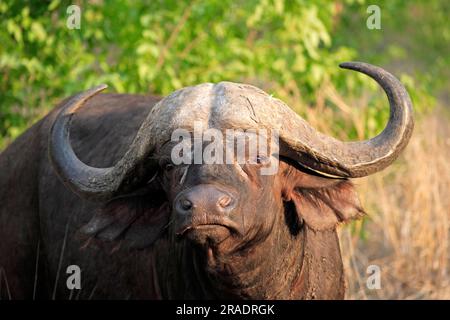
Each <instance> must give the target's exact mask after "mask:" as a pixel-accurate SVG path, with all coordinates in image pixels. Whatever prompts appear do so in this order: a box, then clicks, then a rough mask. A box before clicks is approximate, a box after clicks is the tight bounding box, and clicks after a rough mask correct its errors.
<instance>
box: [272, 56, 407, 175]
mask: <svg viewBox="0 0 450 320" xmlns="http://www.w3.org/2000/svg"><path fill="white" fill-rule="evenodd" d="M339 66H340V67H341V68H345V69H351V70H355V71H358V72H362V73H364V74H366V75H368V76H369V77H371V78H373V79H374V80H375V81H377V82H378V84H379V85H380V86H381V87H382V88H383V90H384V91H385V92H386V95H387V97H388V99H389V105H390V116H389V121H388V123H387V125H386V128H385V129H384V130H383V131H382V132H381V133H380V134H379V135H378V136H376V137H374V138H372V139H369V140H365V141H359V142H342V141H339V140H336V139H334V138H332V137H329V136H326V135H324V134H322V133H320V132H317V131H316V130H315V129H313V128H312V127H310V126H309V125H308V124H307V123H306V122H305V121H303V119H301V118H300V117H295V118H290V119H285V120H286V123H285V126H284V127H283V129H282V130H280V140H281V142H282V143H284V144H285V145H286V148H287V149H288V150H286V153H287V155H288V156H289V157H291V158H293V159H294V160H296V161H298V162H300V163H301V164H303V165H305V166H306V167H308V168H310V169H313V170H315V171H319V172H321V173H325V174H329V175H332V176H336V177H350V178H356V177H364V176H367V175H370V174H372V173H375V172H377V171H380V170H382V169H384V168H386V167H387V166H389V165H390V164H391V163H392V162H393V161H394V160H395V159H396V158H397V157H398V155H399V154H400V152H401V151H402V150H403V149H404V148H405V146H406V145H407V143H408V141H409V138H410V137H411V134H412V130H413V127H414V120H413V114H412V113H413V112H412V104H411V100H410V98H409V95H408V93H407V91H406V89H405V88H404V87H403V85H402V84H401V83H400V81H399V80H398V79H397V78H395V77H394V76H393V75H392V74H390V73H389V72H387V71H385V70H383V69H382V68H379V67H376V66H373V65H370V64H367V63H362V62H345V63H342V64H340V65H339Z"/></svg>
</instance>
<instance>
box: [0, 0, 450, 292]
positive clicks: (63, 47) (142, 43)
mask: <svg viewBox="0 0 450 320" xmlns="http://www.w3.org/2000/svg"><path fill="white" fill-rule="evenodd" d="M75 3H76V4H77V5H79V6H80V8H81V28H80V29H70V28H68V27H67V24H66V23H67V19H68V18H69V16H70V14H68V13H67V8H68V6H70V5H71V4H72V2H71V1H67V0H52V1H37V0H27V1H13V0H3V1H1V2H0V79H1V81H0V150H2V149H3V148H4V147H6V146H7V144H8V143H10V142H11V141H12V140H13V139H14V138H15V137H17V136H18V135H19V134H20V133H21V132H23V131H24V130H25V129H26V128H27V127H29V126H30V125H31V124H32V123H33V122H35V121H37V120H38V119H40V118H41V117H42V116H43V115H45V114H46V113H47V112H48V111H49V110H50V109H51V108H52V107H54V106H55V104H56V103H57V102H58V101H60V100H61V99H62V98H65V97H67V96H69V95H72V94H74V93H75V92H78V91H81V90H84V89H87V88H90V87H93V86H95V85H98V84H100V83H107V84H108V85H109V86H110V89H109V90H110V91H112V92H121V93H123V92H127V93H156V94H160V95H166V94H168V93H170V92H172V91H173V90H175V89H179V88H181V87H184V86H188V85H192V84H197V83H201V82H218V81H221V80H230V81H234V82H245V83H251V84H254V85H256V86H258V87H261V88H263V89H264V90H266V91H267V92H269V93H271V94H273V95H275V96H277V97H279V98H281V99H282V100H284V101H285V102H286V103H288V104H289V105H290V106H291V107H292V108H293V109H294V110H296V111H297V112H298V113H299V114H301V115H302V116H303V117H304V118H306V119H307V120H308V121H309V122H310V123H311V124H312V125H313V126H315V127H317V128H318V129H319V130H321V131H323V132H326V133H330V134H333V135H335V136H337V137H339V138H341V139H364V138H367V137H368V136H373V135H374V134H376V133H378V132H379V131H381V129H382V127H383V126H384V125H385V123H386V120H387V117H388V112H387V103H386V100H385V96H384V95H383V94H382V93H381V90H380V89H379V88H378V87H377V85H376V84H375V83H374V82H373V81H372V80H370V79H368V78H367V77H365V76H362V75H358V74H356V73H354V72H351V71H347V70H346V71H342V70H340V69H339V68H338V64H339V63H340V62H343V61H349V60H360V61H366V62H370V63H373V64H378V65H381V66H384V67H386V69H388V70H391V71H393V72H394V73H395V74H396V75H397V76H398V77H399V78H400V79H401V80H402V82H403V83H404V84H405V85H406V87H407V89H408V91H409V92H410V94H411V97H412V99H413V103H414V106H415V110H416V115H417V118H418V119H419V124H418V128H419V129H418V130H416V133H415V135H414V137H413V141H412V142H411V147H409V149H408V151H407V152H406V156H404V157H403V158H402V159H401V160H400V161H397V162H396V164H395V165H394V166H393V167H392V168H391V169H389V170H387V171H385V173H383V174H379V175H376V176H375V177H373V178H369V180H367V179H362V180H361V181H358V183H359V184H360V187H359V188H360V192H361V194H362V200H363V202H364V205H365V206H366V209H367V211H368V212H369V216H370V217H371V218H370V219H366V220H363V221H362V222H358V223H355V224H353V225H351V228H345V229H343V235H344V239H346V241H345V242H344V244H343V246H344V249H343V252H346V253H354V254H353V255H346V256H345V257H344V258H345V261H346V264H347V267H348V268H347V269H349V270H350V276H349V287H350V293H349V297H351V298H365V297H381V298H407V297H449V294H450V293H449V292H448V291H442V290H441V288H443V287H442V286H444V287H445V285H447V286H448V284H449V283H450V275H449V274H447V272H448V262H449V248H450V244H449V243H450V241H449V230H450V229H449V224H448V206H449V203H448V199H447V193H448V189H449V182H450V178H449V168H448V165H447V163H448V161H447V159H448V154H446V153H445V150H447V151H448V142H445V140H444V137H445V134H447V136H448V131H446V133H443V131H442V130H443V129H442V128H445V127H448V117H447V116H446V115H444V114H445V112H444V111H443V110H445V106H444V108H437V109H434V108H433V106H434V105H436V104H441V105H445V104H446V103H447V100H448V98H449V91H448V78H449V70H450V68H449V66H450V48H449V45H450V28H449V27H448V16H449V15H450V2H448V1H443V0H428V1H426V2H425V1H420V0H411V1H404V0H389V1H388V0H376V1H370V2H368V1H365V0H339V1H334V2H332V1H329V0H315V1H307V0H296V1H284V0H259V1H256V0H248V1H236V0H234V1H232V0H208V1H189V2H180V1H175V0H148V1H131V0H121V1H106V0H96V1H86V0H85V1H75ZM369 4H376V5H378V6H379V7H380V9H381V29H380V30H377V29H374V30H371V29H368V28H367V27H366V20H367V18H368V16H369V14H370V13H367V7H368V6H369ZM343 97H345V98H343ZM447 107H448V106H447ZM436 114H438V116H436ZM422 118H423V119H422ZM430 119H431V120H430ZM427 137H434V138H433V140H429V139H426V138H427ZM429 154H433V155H434V156H435V157H436V159H440V160H439V161H438V162H436V165H435V166H433V167H432V168H430V166H429V163H428V161H427V159H428V156H429ZM431 173H433V174H434V175H433V178H431V175H430V174H431ZM424 176H426V177H427V178H426V179H425V178H424ZM433 179H434V180H433ZM420 185H426V186H427V187H428V189H426V190H424V189H423V188H419V187H418V186H420ZM367 186H370V187H367ZM373 190H375V192H373ZM428 190H434V191H433V196H430V195H429V194H428V193H427V192H428ZM419 217H420V219H421V220H419ZM405 221H406V222H408V223H409V225H408V227H407V228H408V229H407V230H406V231H405V229H404V228H406V227H404V223H405ZM402 228H403V229H402ZM424 228H425V229H424ZM423 230H426V232H428V233H426V234H425V233H424V231H423ZM430 235H432V236H430ZM366 238H370V243H372V244H374V243H375V244H376V245H373V246H372V247H371V246H370V245H368V244H367V243H366V242H365V239H366ZM369 247H370V248H372V250H367V248H369ZM373 248H375V249H376V250H378V251H377V252H374V249H373ZM408 261H414V266H408ZM370 263H377V264H379V265H381V266H382V270H383V277H384V278H383V279H389V281H390V282H389V284H388V283H385V282H383V283H385V285H386V287H385V290H380V291H377V292H376V293H373V292H367V288H365V286H364V279H365V277H366V275H365V268H366V267H367V265H369V264H370ZM429 266H432V267H429ZM439 270H444V271H445V272H442V271H439ZM405 271H407V272H408V273H407V274H406V273H405ZM386 281H388V280H386ZM414 281H416V283H415V282H414ZM417 281H419V282H420V281H421V282H420V283H421V284H422V287H420V284H417ZM424 288H426V290H425V289H424Z"/></svg>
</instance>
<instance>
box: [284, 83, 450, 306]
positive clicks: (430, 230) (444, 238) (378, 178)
mask: <svg viewBox="0 0 450 320" xmlns="http://www.w3.org/2000/svg"><path fill="white" fill-rule="evenodd" d="M275 90H277V91H276V92H280V93H281V96H280V98H281V99H282V100H284V101H286V102H288V104H290V105H291V106H293V107H294V109H295V108H298V111H300V113H302V112H301V110H305V109H306V110H307V111H306V112H303V115H304V116H305V118H306V119H307V120H308V122H309V123H310V124H311V125H313V126H314V127H315V128H317V129H318V130H320V131H322V132H325V133H328V134H333V135H335V136H336V135H337V136H338V137H339V138H341V139H348V137H347V134H348V130H337V131H336V129H334V132H332V128H335V127H336V126H334V125H333V124H334V123H335V122H336V121H340V122H342V123H344V127H348V128H350V127H353V128H354V130H355V131H356V135H357V136H358V139H360V140H361V139H364V138H367V137H368V135H369V136H370V135H373V134H374V133H376V132H377V131H379V129H378V130H377V129H374V127H373V124H372V125H371V119H370V116H369V115H368V114H369V113H368V107H367V105H368V101H369V100H370V99H372V98H373V97H374V95H380V97H381V95H384V93H382V92H381V90H379V92H377V93H367V94H366V95H364V96H362V97H358V98H355V99H351V98H343V97H341V96H340V95H339V93H338V92H337V91H336V90H335V89H334V88H333V86H332V85H330V84H324V85H323V87H322V88H321V90H319V91H318V94H317V99H316V101H317V105H315V106H314V107H312V108H305V106H301V105H298V102H297V101H299V100H298V97H297V98H296V88H295V86H292V87H289V86H288V87H284V88H277V89H275ZM292 97H294V98H292ZM296 103H297V104H296ZM383 103H384V104H385V106H386V107H385V108H384V109H383V110H384V111H383V112H386V113H387V114H388V112H389V111H388V106H387V105H388V103H387V100H386V101H384V102H383ZM449 123H450V117H449V115H448V111H446V110H444V109H443V108H435V109H434V110H432V111H429V112H428V113H427V114H422V115H417V116H416V126H415V130H414V133H413V136H412V138H411V141H410V143H409V145H408V147H407V148H406V150H405V151H404V152H403V154H402V155H401V157H400V158H399V159H398V160H397V161H396V162H395V163H394V164H393V165H391V166H390V167H389V168H387V169H385V170H384V171H382V172H379V173H377V174H375V175H373V176H370V177H367V178H361V179H355V180H354V183H355V185H356V187H357V190H358V192H359V195H360V199H361V202H362V204H363V207H364V208H365V210H366V212H367V217H366V218H365V219H364V220H363V221H358V222H355V223H352V224H351V225H348V226H344V227H341V228H340V230H339V231H340V239H341V251H342V255H343V260H344V266H345V270H346V278H347V295H346V297H347V299H450V269H449V266H450V164H449V162H450V128H449ZM374 130H375V131H374ZM370 265H377V266H379V267H380V271H381V288H380V289H379V290H374V289H372V290H370V289H368V287H367V286H366V281H367V279H368V277H369V275H370V274H367V273H366V271H367V267H368V266H370Z"/></svg>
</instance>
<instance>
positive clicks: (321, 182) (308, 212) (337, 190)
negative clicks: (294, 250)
mask: <svg viewBox="0 0 450 320" xmlns="http://www.w3.org/2000/svg"><path fill="white" fill-rule="evenodd" d="M284 179H285V182H284V189H283V197H284V199H285V201H292V202H293V203H294V205H295V209H296V211H297V214H298V217H299V219H300V220H302V221H303V222H304V223H305V224H306V225H307V226H308V227H309V228H311V229H313V230H317V231H322V230H331V229H334V228H336V226H337V225H338V224H339V223H345V222H347V221H350V220H353V219H358V218H360V217H363V216H364V215H365V212H364V210H363V209H362V207H361V203H360V201H359V198H358V194H357V193H356V190H355V187H354V186H353V184H352V183H351V182H350V181H348V180H345V179H331V178H327V177H322V176H318V175H315V174H313V173H305V172H304V171H302V170H299V169H296V168H293V167H291V168H289V169H288V170H287V174H285V175H284Z"/></svg>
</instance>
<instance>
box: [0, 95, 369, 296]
mask: <svg viewBox="0 0 450 320" xmlns="http://www.w3.org/2000/svg"><path fill="white" fill-rule="evenodd" d="M156 101H157V99H156V98H152V97H143V96H129V95H111V94H107V95H99V96H97V97H95V98H93V99H92V100H90V101H89V102H88V103H87V105H88V106H87V107H86V108H83V109H82V110H81V111H80V112H79V113H78V114H77V115H76V116H75V121H74V124H73V125H72V131H71V132H72V135H71V136H72V146H73V148H74V150H75V152H76V154H77V155H78V157H79V158H80V160H82V161H83V162H85V163H87V164H89V165H91V166H94V167H107V166H112V165H113V164H114V163H115V162H117V160H118V159H120V157H121V156H122V155H123V153H124V152H125V151H126V149H127V147H128V146H129V144H130V142H131V141H132V139H133V136H134V134H135V133H136V131H137V130H138V128H139V126H140V124H141V122H142V119H143V118H145V115H146V114H147V113H148V111H149V108H151V106H152V105H154V103H155V102H156ZM54 118H55V112H52V113H51V114H50V115H49V116H47V117H46V118H45V119H43V120H42V121H40V122H39V123H37V124H36V125H35V126H33V127H32V128H31V129H29V130H28V131H27V132H26V133H25V134H24V135H22V136H21V137H19V138H18V139H17V140H16V141H15V142H14V143H13V144H12V145H11V146H9V147H8V149H7V150H5V151H4V152H3V153H2V154H1V155H0V168H1V172H0V203H1V204H2V206H1V208H0V240H1V241H0V267H1V268H2V270H3V272H2V276H1V278H0V279H1V281H0V283H1V285H0V288H1V289H0V295H1V297H2V298H6V299H8V298H9V297H11V298H13V299H18V298H32V297H33V295H35V296H36V297H37V298H51V297H52V296H55V297H56V298H60V299H68V298H69V297H70V298H76V297H78V298H80V299H90V298H94V299H95V298H116V299H125V298H131V299H160V298H236V299H239V298H244V299H245V298H247V299H248V298H254V299H304V298H305V299H341V298H343V297H344V275H343V268H342V261H341V256H340V249H339V242H338V238H337V234H336V226H337V224H338V223H340V222H344V221H347V220H350V219H353V218H357V217H359V216H361V215H362V210H361V208H360V205H359V201H358V198H357V196H356V194H355V192H354V190H353V186H352V185H351V183H350V182H349V181H347V180H345V179H328V178H324V177H320V176H317V175H316V174H314V173H312V172H308V171H307V170H305V169H302V168H301V167H299V166H298V165H296V166H293V165H292V164H291V162H290V161H289V160H288V159H283V160H282V162H281V163H280V167H279V170H278V173H277V174H276V175H272V176H261V175H260V174H259V171H258V168H260V167H261V166H262V165H264V164H254V165H244V166H242V167H240V166H239V165H237V164H236V165H191V166H189V167H186V166H173V165H170V163H168V161H167V159H168V155H170V152H169V151H168V149H164V148H161V150H160V151H159V153H158V154H157V155H156V157H158V159H159V162H160V166H159V170H158V172H157V174H156V176H155V177H154V179H152V180H151V181H150V182H149V183H148V184H147V185H146V186H142V188H138V189H136V190H134V192H132V193H130V194H127V195H123V196H122V197H120V198H117V199H113V200H112V201H110V202H108V203H93V202H87V201H84V200H81V199H80V198H78V197H77V196H76V195H74V194H73V193H72V192H71V191H69V190H68V189H66V188H65V187H64V185H63V184H62V183H61V182H60V180H59V179H58V178H57V176H56V175H55V173H54V170H53V168H52V165H51V164H50V162H49V160H48V156H47V152H48V150H47V143H46V142H47V138H48V132H49V128H50V126H51V124H52V122H53V120H54ZM186 170H187V171H186ZM189 192H190V193H189ZM186 194H189V196H191V197H194V198H195V197H197V198H198V199H200V200H199V203H201V204H202V206H203V209H204V210H203V211H202V212H203V215H202V214H192V215H182V214H180V212H179V210H178V209H177V203H178V200H180V197H182V196H184V195H186ZM211 194H225V195H230V198H232V206H231V205H229V204H228V203H227V206H226V208H231V207H232V209H230V210H229V212H228V213H227V221H224V219H223V217H222V218H221V219H219V220H214V218H213V214H212V213H211V211H209V210H208V205H209V202H208V201H209V200H207V199H209V198H210V197H209V195H211ZM197 198H195V199H197ZM213 205H216V204H215V202H214V203H213ZM227 210H228V209H227ZM212 220H214V221H213V222H214V223H213V224H212ZM201 224H207V225H203V226H201ZM36 262H37V263H36ZM71 264H76V265H78V266H80V268H81V270H82V289H81V290H80V291H78V290H75V292H73V293H71V292H70V291H69V290H68V289H67V288H66V278H67V274H66V273H65V270H66V268H67V266H68V265H71ZM36 266H37V268H36ZM36 270H37V272H36ZM5 279H6V280H7V283H8V289H6V281H5ZM35 283H36V285H35ZM55 283H56V285H55Z"/></svg>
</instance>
